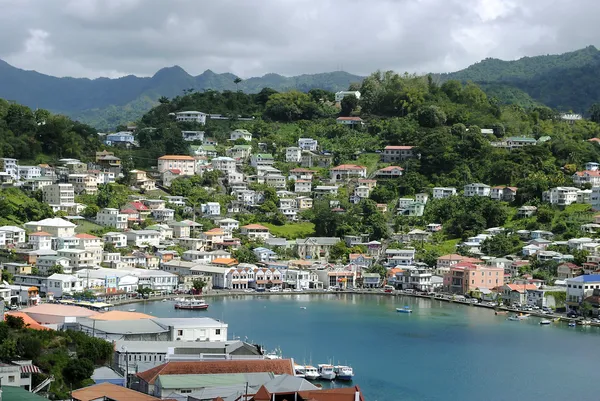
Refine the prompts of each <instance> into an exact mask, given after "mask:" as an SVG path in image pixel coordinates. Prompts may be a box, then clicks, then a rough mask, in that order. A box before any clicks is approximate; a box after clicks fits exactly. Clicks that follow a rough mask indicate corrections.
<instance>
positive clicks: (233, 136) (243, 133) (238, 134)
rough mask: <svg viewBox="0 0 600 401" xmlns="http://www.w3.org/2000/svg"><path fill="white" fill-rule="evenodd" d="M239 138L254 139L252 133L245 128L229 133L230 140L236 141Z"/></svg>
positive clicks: (247, 140) (248, 140)
mask: <svg viewBox="0 0 600 401" xmlns="http://www.w3.org/2000/svg"><path fill="white" fill-rule="evenodd" d="M238 139H243V140H244V141H246V142H250V141H252V133H251V132H250V131H248V130H245V129H236V130H233V131H231V132H230V133H229V140H231V141H236V140H238Z"/></svg>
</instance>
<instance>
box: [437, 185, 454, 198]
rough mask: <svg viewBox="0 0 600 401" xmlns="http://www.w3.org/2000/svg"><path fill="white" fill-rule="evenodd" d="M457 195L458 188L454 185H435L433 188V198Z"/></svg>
mask: <svg viewBox="0 0 600 401" xmlns="http://www.w3.org/2000/svg"><path fill="white" fill-rule="evenodd" d="M454 195H456V188H453V187H435V188H433V198H434V199H443V198H449V197H450V196H454Z"/></svg>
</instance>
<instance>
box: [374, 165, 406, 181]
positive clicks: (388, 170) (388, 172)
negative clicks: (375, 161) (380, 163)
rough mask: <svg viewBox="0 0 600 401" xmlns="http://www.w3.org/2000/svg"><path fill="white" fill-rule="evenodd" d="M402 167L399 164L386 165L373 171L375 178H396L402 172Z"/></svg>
mask: <svg viewBox="0 0 600 401" xmlns="http://www.w3.org/2000/svg"><path fill="white" fill-rule="evenodd" d="M403 171H404V169H403V168H402V167H399V166H388V167H384V168H382V169H379V170H377V171H376V172H375V178H379V179H385V178H398V177H401V176H402V172H403Z"/></svg>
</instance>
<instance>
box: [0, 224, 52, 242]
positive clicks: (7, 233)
mask: <svg viewBox="0 0 600 401" xmlns="http://www.w3.org/2000/svg"><path fill="white" fill-rule="evenodd" d="M26 228H27V227H26ZM30 231H42V230H30ZM0 236H2V237H4V246H16V245H19V244H24V243H25V230H23V229H22V228H21V227H16V226H0Z"/></svg>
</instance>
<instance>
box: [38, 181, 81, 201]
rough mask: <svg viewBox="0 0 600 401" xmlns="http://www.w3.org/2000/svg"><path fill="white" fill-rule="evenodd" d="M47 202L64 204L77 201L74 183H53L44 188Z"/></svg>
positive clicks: (43, 192)
mask: <svg viewBox="0 0 600 401" xmlns="http://www.w3.org/2000/svg"><path fill="white" fill-rule="evenodd" d="M42 196H43V199H44V202H45V203H48V204H50V205H64V204H73V203H75V189H74V187H73V184H52V185H46V186H44V187H43V188H42Z"/></svg>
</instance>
